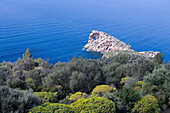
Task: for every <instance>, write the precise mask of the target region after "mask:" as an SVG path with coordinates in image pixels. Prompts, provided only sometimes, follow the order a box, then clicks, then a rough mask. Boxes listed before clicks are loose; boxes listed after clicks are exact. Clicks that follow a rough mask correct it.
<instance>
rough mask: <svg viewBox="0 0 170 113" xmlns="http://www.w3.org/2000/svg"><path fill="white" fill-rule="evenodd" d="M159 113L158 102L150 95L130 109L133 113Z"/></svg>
mask: <svg viewBox="0 0 170 113" xmlns="http://www.w3.org/2000/svg"><path fill="white" fill-rule="evenodd" d="M160 111H161V110H160V108H159V105H158V100H157V99H156V98H155V97H154V96H152V95H147V96H145V97H143V98H142V99H141V100H140V101H138V102H137V103H135V105H134V108H133V109H132V112H135V113H136V112H138V113H160Z"/></svg>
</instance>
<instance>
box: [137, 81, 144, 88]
mask: <svg viewBox="0 0 170 113" xmlns="http://www.w3.org/2000/svg"><path fill="white" fill-rule="evenodd" d="M143 84H144V81H138V82H136V85H137V86H140V87H142V85H143Z"/></svg>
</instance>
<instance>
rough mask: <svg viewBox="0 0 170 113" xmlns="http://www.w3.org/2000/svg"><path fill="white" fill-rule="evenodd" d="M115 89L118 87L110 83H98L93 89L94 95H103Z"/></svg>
mask: <svg viewBox="0 0 170 113" xmlns="http://www.w3.org/2000/svg"><path fill="white" fill-rule="evenodd" d="M114 91H116V88H113V87H110V86H109V85H98V86H96V87H95V88H94V89H93V91H92V95H93V96H100V97H102V96H103V95H104V94H105V93H112V92H114Z"/></svg>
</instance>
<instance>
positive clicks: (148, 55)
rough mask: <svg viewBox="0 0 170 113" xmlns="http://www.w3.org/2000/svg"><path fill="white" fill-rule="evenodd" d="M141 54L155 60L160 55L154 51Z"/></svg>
mask: <svg viewBox="0 0 170 113" xmlns="http://www.w3.org/2000/svg"><path fill="white" fill-rule="evenodd" d="M139 53H140V54H144V55H145V56H146V57H149V58H154V57H155V56H156V55H157V54H158V53H160V52H158V51H156V52H154V51H145V52H139Z"/></svg>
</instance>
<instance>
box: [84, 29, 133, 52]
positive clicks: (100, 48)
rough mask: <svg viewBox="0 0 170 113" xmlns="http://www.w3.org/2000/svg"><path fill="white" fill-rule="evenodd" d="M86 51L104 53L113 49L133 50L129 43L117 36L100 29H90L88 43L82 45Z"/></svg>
mask: <svg viewBox="0 0 170 113" xmlns="http://www.w3.org/2000/svg"><path fill="white" fill-rule="evenodd" d="M84 48H86V50H87V51H96V52H100V53H105V52H108V51H114V50H128V51H133V49H132V48H131V46H130V45H127V44H126V43H124V42H122V41H120V40H118V39H117V38H115V37H113V36H110V35H108V34H107V33H104V32H100V31H92V33H91V34H90V36H89V40H88V43H87V44H86V45H85V46H84Z"/></svg>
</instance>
